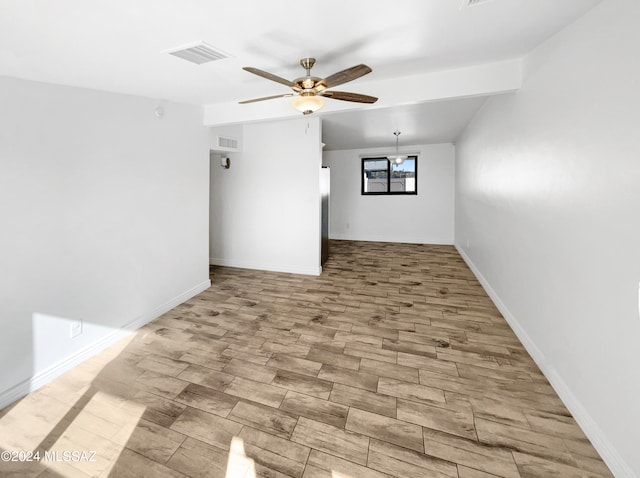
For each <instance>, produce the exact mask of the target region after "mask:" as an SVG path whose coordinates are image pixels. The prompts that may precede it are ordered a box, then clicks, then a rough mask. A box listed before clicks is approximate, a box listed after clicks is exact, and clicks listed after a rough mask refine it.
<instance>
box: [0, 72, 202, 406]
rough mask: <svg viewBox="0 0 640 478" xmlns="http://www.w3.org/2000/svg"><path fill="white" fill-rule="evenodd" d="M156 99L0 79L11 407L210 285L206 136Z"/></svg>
mask: <svg viewBox="0 0 640 478" xmlns="http://www.w3.org/2000/svg"><path fill="white" fill-rule="evenodd" d="M157 106H158V103H157V102H155V101H153V100H150V99H143V98H137V97H131V96H124V95H116V94H111V93H103V92H97V91H92V90H85V89H78V88H69V87H62V86H54V85H47V84H42V83H35V82H30V81H24V80H18V79H12V78H7V77H0V327H1V332H0V407H2V406H3V405H6V404H7V403H9V402H10V401H12V400H13V399H15V398H18V396H20V395H22V394H24V393H26V392H28V391H29V389H30V388H33V387H36V386H38V385H42V383H44V382H46V381H47V380H48V379H50V378H53V376H55V375H56V374H57V373H59V372H61V371H62V370H63V369H64V368H65V367H69V366H70V365H73V364H74V363H76V362H77V361H78V360H80V359H82V358H86V356H87V354H88V353H90V352H95V351H96V350H97V349H99V348H100V347H103V346H105V345H106V344H107V343H108V342H109V340H111V339H113V338H115V337H116V336H121V335H122V334H123V332H122V329H126V328H133V327H136V326H139V325H141V324H142V323H144V322H146V321H148V320H151V319H153V318H155V316H157V315H159V314H160V313H161V312H163V311H164V310H166V309H167V308H169V307H171V306H174V305H177V304H178V303H180V302H181V301H183V300H185V299H186V298H188V297H189V296H191V295H193V294H194V293H196V292H198V291H199V290H202V289H204V288H206V287H207V286H208V283H209V278H208V265H207V220H208V218H207V197H208V167H209V162H208V136H207V130H206V129H205V128H204V127H202V123H201V121H202V116H201V115H202V113H201V109H200V108H199V107H195V106H187V105H178V104H171V103H168V104H164V109H165V115H164V117H163V118H162V119H160V118H158V117H156V116H155V115H154V110H155V108H156V107H157ZM70 320H82V321H83V322H84V323H83V330H84V333H83V334H82V335H81V336H79V337H77V338H75V339H70V333H69V326H70V325H69V321H70Z"/></svg>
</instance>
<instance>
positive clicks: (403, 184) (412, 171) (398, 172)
mask: <svg viewBox="0 0 640 478" xmlns="http://www.w3.org/2000/svg"><path fill="white" fill-rule="evenodd" d="M391 168H392V169H391V192H415V191H416V160H415V159H405V160H404V162H403V163H402V164H395V163H394V164H392V166H391Z"/></svg>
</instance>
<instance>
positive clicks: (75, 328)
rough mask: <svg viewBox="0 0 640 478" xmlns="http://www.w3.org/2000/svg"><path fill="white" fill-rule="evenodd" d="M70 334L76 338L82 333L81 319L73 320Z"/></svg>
mask: <svg viewBox="0 0 640 478" xmlns="http://www.w3.org/2000/svg"><path fill="white" fill-rule="evenodd" d="M70 335H71V338H72V339H75V338H76V337H77V336H79V335H82V321H81V320H74V321H73V322H71V327H70Z"/></svg>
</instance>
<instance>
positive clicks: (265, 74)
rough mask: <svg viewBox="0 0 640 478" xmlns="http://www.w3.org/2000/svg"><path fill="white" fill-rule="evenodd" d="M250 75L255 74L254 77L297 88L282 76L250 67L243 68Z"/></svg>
mask: <svg viewBox="0 0 640 478" xmlns="http://www.w3.org/2000/svg"><path fill="white" fill-rule="evenodd" d="M242 69H243V70H245V71H248V72H249V73H253V74H254V75H258V76H261V77H262V78H266V79H267V80H271V81H275V82H276V83H281V84H283V85H287V86H289V87H293V86H295V85H294V84H293V82H291V81H289V80H286V79H284V78H282V77H281V76H278V75H274V74H273V73H269V72H268V71H264V70H259V69H258V68H252V67H250V66H245V67H243V68H242Z"/></svg>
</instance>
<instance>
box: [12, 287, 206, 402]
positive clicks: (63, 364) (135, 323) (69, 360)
mask: <svg viewBox="0 0 640 478" xmlns="http://www.w3.org/2000/svg"><path fill="white" fill-rule="evenodd" d="M209 287H211V280H209V279H207V280H206V281H204V282H201V283H200V284H198V285H196V286H194V287H192V288H191V289H189V290H187V291H185V292H183V293H182V294H180V295H178V296H176V297H174V298H173V299H171V300H169V301H167V302H165V303H164V304H162V305H160V306H158V307H156V308H155V309H153V310H152V311H150V312H148V313H146V314H143V315H141V316H139V317H137V318H135V319H134V320H132V321H131V322H128V323H127V324H125V325H123V326H122V327H120V328H118V329H116V330H114V331H113V332H111V333H109V334H107V335H105V336H103V337H101V338H100V339H98V340H97V341H95V342H93V343H92V344H90V345H88V346H87V347H85V348H83V349H82V350H79V351H78V352H76V353H74V354H72V355H70V356H69V357H66V358H65V359H63V360H61V361H60V362H57V363H56V364H54V365H52V366H51V367H49V368H47V369H46V370H44V371H42V372H40V373H38V374H36V375H34V376H32V377H30V378H28V379H27V380H24V381H22V382H20V383H18V384H17V385H14V386H13V387H11V388H9V389H7V390H5V391H4V392H2V393H0V409H2V408H4V407H6V406H7V405H10V404H12V403H13V402H15V401H16V400H18V399H19V398H22V397H24V396H25V395H27V394H28V393H30V392H33V391H35V390H37V389H38V388H40V387H42V386H43V385H46V384H47V383H49V382H50V381H51V380H53V379H55V378H56V377H58V376H60V375H62V374H63V373H65V372H67V371H68V370H71V369H72V368H73V367H75V366H76V365H79V364H80V363H82V362H84V361H85V360H87V359H89V358H91V357H93V356H94V355H96V354H97V353H99V352H101V351H102V350H104V349H106V348H107V347H109V346H110V345H113V344H114V343H116V342H117V341H118V340H120V339H122V338H124V337H126V336H127V335H129V334H130V333H131V332H133V331H134V330H137V329H139V328H140V327H142V326H143V325H145V324H147V323H149V322H151V321H152V320H154V319H157V318H158V317H160V316H161V315H162V314H164V313H166V312H168V311H170V310H171V309H173V308H174V307H176V306H178V305H180V304H182V303H183V302H185V301H187V300H189V299H190V298H192V297H193V296H195V295H197V294H199V293H200V292H202V291H204V290H206V289H208V288H209Z"/></svg>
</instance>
